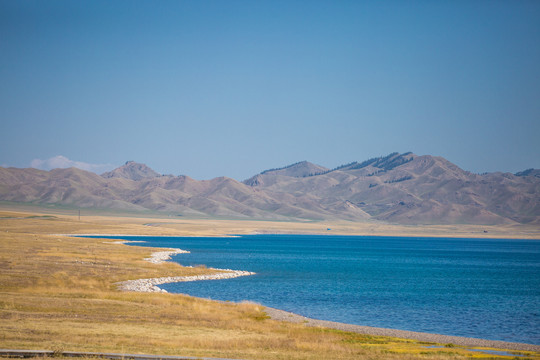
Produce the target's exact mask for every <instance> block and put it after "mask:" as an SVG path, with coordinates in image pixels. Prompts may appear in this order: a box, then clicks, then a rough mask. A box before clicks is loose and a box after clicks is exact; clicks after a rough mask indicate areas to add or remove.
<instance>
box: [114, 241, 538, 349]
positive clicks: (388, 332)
mask: <svg viewBox="0 0 540 360" xmlns="http://www.w3.org/2000/svg"><path fill="white" fill-rule="evenodd" d="M126 242H129V241H123V242H114V244H124V243H126ZM186 253H189V251H187V250H182V249H174V248H169V249H167V250H164V251H157V252H154V253H152V254H151V256H150V257H149V258H145V259H144V260H146V261H149V262H151V263H153V264H160V263H163V262H165V261H167V260H170V259H171V255H174V254H186ZM214 270H217V271H224V272H220V273H217V274H208V275H194V276H173V277H162V278H150V279H137V280H127V281H123V282H120V283H117V285H118V288H119V289H120V290H122V291H137V292H160V293H166V292H167V291H166V290H164V289H161V288H159V287H158V286H157V285H161V284H167V283H174V282H188V281H200V280H222V279H232V278H236V277H240V276H249V275H255V273H254V272H250V271H242V270H231V269H214ZM265 310H266V313H267V314H268V316H270V318H271V319H272V320H278V321H288V322H293V323H302V324H304V325H305V326H312V327H325V328H330V329H336V330H342V331H349V332H354V333H359V334H365V335H375V336H388V337H395V338H401V339H411V340H418V341H426V342H432V343H438V344H454V345H459V346H471V347H486V348H496V349H503V350H521V351H535V352H540V345H533V344H525V343H514V342H506V341H499V340H486V339H477V338H469V337H462V336H451V335H441V334H432V333H424V332H416V331H408V330H397V329H388V328H377V327H371V326H362V325H353V324H346V323H340V322H334V321H327V320H317V319H311V318H307V317H304V316H301V315H298V314H295V313H291V312H288V311H284V310H280V309H275V308H271V307H267V306H265Z"/></svg>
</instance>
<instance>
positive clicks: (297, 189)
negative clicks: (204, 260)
mask: <svg viewBox="0 0 540 360" xmlns="http://www.w3.org/2000/svg"><path fill="white" fill-rule="evenodd" d="M539 174H540V170H536V169H527V170H524V171H522V172H518V173H516V174H511V173H501V172H496V173H487V174H482V175H480V174H473V173H471V172H468V171H465V170H462V169H461V168H459V167H458V166H457V165H455V164H453V163H451V162H450V161H448V160H446V159H444V158H442V157H436V156H431V155H421V156H419V155H415V154H413V153H411V152H407V153H403V154H399V153H391V154H389V155H387V156H381V157H378V158H372V159H368V160H365V161H362V162H353V163H349V164H345V165H341V166H338V167H336V168H334V169H328V168H325V167H323V166H320V165H316V164H313V163H310V162H308V161H300V162H297V163H294V164H290V165H287V166H284V167H281V168H275V169H269V170H265V171H262V172H261V173H259V174H257V175H254V176H253V177H251V178H249V179H247V180H244V181H243V182H239V181H237V180H234V179H231V178H227V177H218V178H214V179H210V180H195V179H192V178H190V177H189V176H186V175H181V176H172V175H166V176H164V175H160V174H159V173H157V172H155V171H154V170H152V169H151V168H149V167H148V166H146V165H145V164H140V163H136V162H133V161H128V162H126V163H125V164H124V165H122V166H120V167H119V168H117V169H114V170H112V171H110V172H107V173H104V174H102V175H97V174H94V173H89V172H87V171H84V170H80V169H75V168H69V169H54V170H51V171H43V170H36V169H17V168H1V167H0V200H3V201H14V202H30V203H39V204H64V205H71V206H79V207H105V208H113V209H123V210H137V211H143V210H153V211H161V212H174V213H177V214H185V215H194V216H203V215H204V216H207V215H210V216H228V217H236V218H260V219H272V220H286V219H314V220H323V219H328V220H338V219H339V220H350V221H365V220H368V219H375V220H381V221H386V222H393V223H400V224H460V223H467V224H485V225H489V224H513V223H532V224H540V176H539Z"/></svg>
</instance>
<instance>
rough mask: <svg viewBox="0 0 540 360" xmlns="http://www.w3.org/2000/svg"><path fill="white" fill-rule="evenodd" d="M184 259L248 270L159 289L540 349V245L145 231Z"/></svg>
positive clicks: (186, 262) (179, 259)
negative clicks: (178, 250) (225, 277)
mask: <svg viewBox="0 0 540 360" xmlns="http://www.w3.org/2000/svg"><path fill="white" fill-rule="evenodd" d="M114 238H121V239H127V240H143V241H146V243H137V244H133V245H137V246H152V247H173V248H181V249H184V250H189V251H190V252H191V253H190V254H178V255H175V256H174V258H173V260H174V261H176V262H178V263H180V264H182V265H192V266H195V265H200V264H204V265H207V266H208V267H215V268H226V269H234V270H247V271H253V272H256V273H257V275H254V276H247V277H240V278H235V279H228V280H215V281H198V282H190V283H186V282H183V283H174V284H165V285H160V287H161V288H163V289H165V290H167V291H169V292H175V293H185V294H189V295H193V296H197V297H203V298H210V299H216V300H228V301H235V302H236V301H242V300H249V301H253V302H258V303H261V304H263V305H267V306H271V307H275V308H279V309H283V310H287V311H291V312H294V313H298V314H301V315H304V316H307V317H311V318H316V319H322V320H330V321H338V322H344V323H349V324H357V325H367V326H375V327H384V328H393V329H401V330H411V331H420V332H431V333H438V334H445V335H455V336H467V337H476V338H484V339H490V340H503V341H511V342H524V343H530V344H537V345H540V241H538V240H501V239H453V238H415V237H370V236H331V235H242V236H238V237H228V238H215V237H212V238H208V237H136V236H123V237H122V236H120V237H114Z"/></svg>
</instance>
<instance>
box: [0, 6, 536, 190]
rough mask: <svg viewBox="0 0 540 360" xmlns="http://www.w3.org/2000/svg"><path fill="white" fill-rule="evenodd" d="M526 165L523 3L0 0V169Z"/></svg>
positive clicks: (529, 129) (236, 170)
mask: <svg viewBox="0 0 540 360" xmlns="http://www.w3.org/2000/svg"><path fill="white" fill-rule="evenodd" d="M408 151H412V152H414V153H415V154H418V155H435V156H442V157H444V158H446V159H448V160H449V161H451V162H453V163H455V164H456V165H458V166H460V167H461V168H463V169H464V170H468V171H471V172H476V173H483V172H492V171H505V172H517V171H520V170H524V169H527V168H540V1H536V0H532V1H523V0H508V1H497V0H485V1H474V0H466V1H459V0H455V1H428V0H425V1H414V0H411V1H390V0H389V1H360V0H357V1H330V0H329V1H315V0H313V1H294V0H287V1H280V0H271V1H264V0H258V1H235V0H229V1H223V0H219V1H205V0H200V1H191V0H190V1H182V0H177V1H167V0H162V1H140V0H130V1H122V0H115V1H108V0H107V1H100V0H93V1H85V0H81V1H72V0H65V1H64V0H62V1H57V0H47V1H41V0H37V1H28V0H0V166H4V167H5V166H15V167H30V166H33V167H38V168H51V167H58V166H59V167H63V166H78V167H81V168H85V169H86V170H90V171H95V172H98V173H99V172H101V171H105V170H109V169H112V168H114V167H117V166H120V165H122V164H124V163H125V162H126V161H128V160H134V161H137V162H141V163H145V164H147V165H148V166H150V167H151V168H153V169H154V170H156V171H157V172H160V173H163V174H173V175H189V176H191V177H193V178H196V179H210V178H213V177H217V176H228V177H232V178H235V179H237V180H243V179H246V178H249V177H250V176H252V175H254V174H256V173H259V172H260V171H262V170H265V169H269V168H277V167H282V166H285V165H288V164H291V163H295V162H298V161H302V160H308V161H311V162H313V163H316V164H319V165H322V166H326V167H328V168H334V167H336V166H339V165H341V164H345V163H349V162H352V161H363V160H366V159H369V158H372V157H378V156H383V155H387V154H389V153H392V152H408Z"/></svg>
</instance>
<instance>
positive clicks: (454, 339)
mask: <svg viewBox="0 0 540 360" xmlns="http://www.w3.org/2000/svg"><path fill="white" fill-rule="evenodd" d="M265 310H266V313H267V314H268V315H269V316H270V318H271V319H273V320H279V321H289V322H293V323H302V324H305V325H306V326H312V327H325V328H331V329H336V330H342V331H350V332H355V333H358V334H365V335H375V336H389V337H395V338H401V339H411V340H419V341H426V342H433V343H438V344H454V345H459V346H474V347H487V348H496V349H504V350H523V351H536V352H540V345H533V344H525V343H514V342H507V341H499V340H486V339H477V338H469V337H463V336H451V335H441V334H432V333H424V332H416V331H408V330H396V329H388V328H377V327H371V326H362V325H353V324H346V323H339V322H335V321H327V320H317V319H311V318H307V317H305V316H301V315H298V314H295V313H291V312H288V311H284V310H279V309H275V308H271V307H268V306H265Z"/></svg>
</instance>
